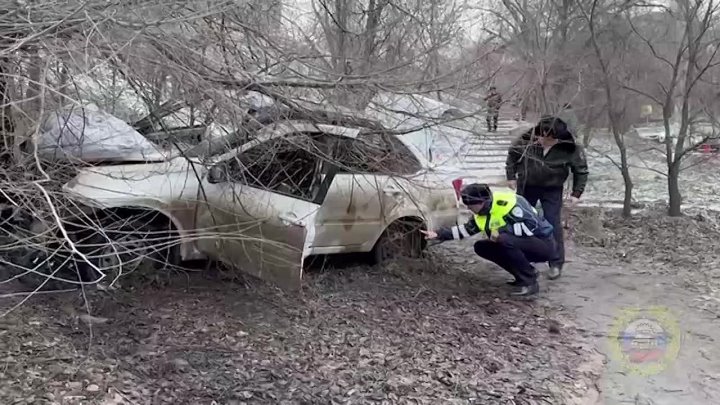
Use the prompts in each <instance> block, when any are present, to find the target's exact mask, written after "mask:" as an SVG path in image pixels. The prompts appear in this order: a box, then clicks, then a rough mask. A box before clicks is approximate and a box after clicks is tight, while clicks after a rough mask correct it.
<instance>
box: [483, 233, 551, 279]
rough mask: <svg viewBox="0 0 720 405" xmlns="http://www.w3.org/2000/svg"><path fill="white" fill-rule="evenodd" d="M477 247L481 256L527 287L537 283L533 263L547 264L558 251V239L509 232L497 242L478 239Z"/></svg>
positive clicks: (501, 235) (502, 235)
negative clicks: (517, 234)
mask: <svg viewBox="0 0 720 405" xmlns="http://www.w3.org/2000/svg"><path fill="white" fill-rule="evenodd" d="M474 248H475V253H477V255H478V256H480V257H482V258H483V259H485V260H489V261H491V262H493V263H495V264H497V265H498V266H500V267H502V268H503V269H505V271H507V272H508V273H510V274H512V275H513V276H515V279H516V280H517V281H519V282H520V284H521V285H524V286H530V285H533V284H535V283H536V282H537V274H536V273H535V269H534V268H533V265H532V262H544V261H548V260H550V259H552V258H553V257H554V255H555V251H556V250H557V249H556V247H555V240H554V239H553V238H552V237H550V236H548V237H545V238H540V237H537V236H515V235H512V234H509V233H503V234H500V236H499V237H498V239H497V241H491V240H487V239H484V240H479V241H477V242H475V246H474Z"/></svg>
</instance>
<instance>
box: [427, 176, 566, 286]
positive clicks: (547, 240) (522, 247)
mask: <svg viewBox="0 0 720 405" xmlns="http://www.w3.org/2000/svg"><path fill="white" fill-rule="evenodd" d="M461 198H462V202H463V204H465V205H466V206H467V207H468V209H470V211H472V212H473V214H474V215H473V218H471V219H470V221H468V222H467V223H466V224H464V225H457V226H453V227H452V228H441V229H438V230H435V231H424V232H423V233H424V234H425V236H426V238H427V239H438V240H442V241H446V240H453V239H464V238H468V237H471V236H473V235H475V234H477V233H480V232H484V233H485V234H486V235H487V237H488V239H483V240H479V241H477V242H475V253H477V254H478V256H480V257H482V258H484V259H486V260H490V261H491V262H493V263H495V264H497V265H498V266H500V267H502V268H503V269H505V270H506V271H507V272H508V273H510V274H512V275H513V276H514V277H515V280H514V281H512V282H509V283H508V284H510V285H512V286H514V287H516V288H517V289H516V290H515V291H513V292H512V293H511V295H513V296H529V295H533V294H536V293H537V292H538V291H539V286H538V282H537V272H536V270H535V268H534V266H533V265H532V263H533V262H538V263H539V262H547V261H548V260H551V259H553V258H554V255H555V252H556V249H557V248H556V243H555V239H554V238H553V226H552V225H551V224H550V223H549V222H548V221H547V220H546V219H545V218H543V217H541V216H539V215H538V213H537V211H536V210H535V208H534V207H532V206H531V205H530V203H528V202H527V200H526V199H525V198H524V197H522V196H520V195H517V194H515V193H514V192H502V191H496V192H492V191H491V190H490V188H489V187H488V186H487V185H486V184H477V183H475V184H469V185H467V186H465V187H464V188H463V189H462V191H461Z"/></svg>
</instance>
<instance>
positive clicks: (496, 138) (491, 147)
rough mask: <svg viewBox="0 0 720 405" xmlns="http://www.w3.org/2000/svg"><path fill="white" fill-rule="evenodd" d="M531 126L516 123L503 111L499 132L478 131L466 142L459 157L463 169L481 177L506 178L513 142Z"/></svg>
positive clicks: (524, 123) (519, 122)
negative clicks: (506, 163)
mask: <svg viewBox="0 0 720 405" xmlns="http://www.w3.org/2000/svg"><path fill="white" fill-rule="evenodd" d="M503 113H505V114H503ZM531 125H532V124H530V123H528V122H524V121H516V120H514V119H513V115H511V114H508V112H506V111H501V114H500V119H499V120H498V129H497V132H487V129H486V128H483V129H482V130H481V131H477V130H476V134H475V136H473V137H471V138H470V139H468V140H467V141H466V148H465V149H464V150H463V151H462V153H461V154H460V156H458V158H459V160H461V162H462V168H463V169H464V170H466V171H468V172H471V173H473V174H474V175H477V176H479V177H493V178H494V177H497V176H502V177H504V176H505V159H506V158H507V153H508V148H509V147H510V144H511V142H512V141H513V139H514V138H515V137H516V136H518V135H519V133H520V131H521V128H522V127H530V126H531ZM511 131H512V134H511Z"/></svg>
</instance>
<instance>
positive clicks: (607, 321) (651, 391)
mask: <svg viewBox="0 0 720 405" xmlns="http://www.w3.org/2000/svg"><path fill="white" fill-rule="evenodd" d="M659 209H661V208H660V207H658V209H657V210H656V211H653V210H649V211H648V212H644V213H641V214H639V215H638V216H637V217H635V218H633V219H631V220H625V219H622V218H620V217H619V216H618V215H617V213H614V212H612V213H608V212H604V213H599V212H598V211H597V210H590V211H586V210H582V211H579V212H578V213H577V214H576V215H574V218H572V219H571V222H573V223H572V225H573V227H574V235H573V238H572V239H574V240H575V241H576V242H577V245H576V248H575V249H574V252H575V254H574V262H573V263H572V265H571V267H570V268H571V269H570V270H569V271H567V272H566V275H565V277H563V279H561V280H560V281H559V282H558V283H554V284H552V286H551V288H550V290H549V291H548V294H549V295H551V296H555V297H560V298H562V301H563V302H564V305H566V307H567V309H568V310H569V311H571V312H573V313H574V314H575V319H576V320H577V321H578V326H579V327H580V328H581V329H584V330H585V333H584V334H583V335H584V336H585V337H586V338H587V339H589V340H591V341H593V342H594V344H595V347H596V348H597V349H598V350H599V351H600V352H602V353H603V354H604V355H605V356H606V360H607V366H606V369H605V372H604V373H603V376H602V379H601V380H600V381H599V384H598V386H599V387H600V389H601V391H602V395H603V402H602V403H604V404H643V405H650V404H654V405H671V404H672V405H675V404H680V403H682V404H685V405H694V404H698V405H699V404H711V403H720V388H718V381H719V380H720V346H718V344H717V340H718V339H720V324H718V318H719V317H720V310H719V309H720V305H719V304H720V300H719V299H718V295H717V292H718V291H720V266H718V263H719V260H718V258H719V255H718V252H717V249H716V246H717V240H718V237H720V226H718V221H719V220H720V214H719V213H717V212H712V211H706V212H705V213H704V214H703V215H697V216H688V217H683V218H668V217H665V216H664V215H662V212H659V211H658V210H659ZM638 309H639V310H642V311H652V310H653V309H656V310H657V312H655V313H654V314H653V313H652V312H649V313H650V314H651V316H649V317H647V318H645V319H649V320H651V321H657V323H656V324H655V325H659V326H660V327H662V328H663V329H664V330H665V332H668V333H669V335H670V336H669V339H668V340H667V343H666V344H665V345H664V346H663V348H662V349H661V350H659V351H658V352H656V354H657V353H659V354H660V358H659V359H657V360H655V361H648V362H644V363H643V362H642V361H641V362H639V363H637V364H635V365H636V366H637V367H636V368H629V367H628V365H632V364H631V363H629V362H628V359H627V358H623V357H622V355H620V354H619V353H618V352H617V351H614V350H613V346H614V345H615V346H616V347H617V343H616V342H617V338H618V334H619V333H618V332H620V331H619V330H618V329H622V328H613V325H614V324H615V323H617V322H619V323H620V324H623V321H622V319H623V316H624V315H625V314H627V313H633V312H631V311H635V310H638ZM647 313H648V312H645V314H647ZM653 315H656V316H654V317H653ZM644 316H645V315H643V316H642V317H644ZM626 321H627V322H626V323H624V324H623V325H622V326H629V325H630V323H631V322H630V321H631V319H626ZM659 346H661V345H659ZM650 353H651V352H650ZM660 361H664V362H665V363H664V365H663V367H660V368H657V369H652V368H651V367H649V366H650V365H657V364H660V363H659V362H660ZM643 366H644V367H643Z"/></svg>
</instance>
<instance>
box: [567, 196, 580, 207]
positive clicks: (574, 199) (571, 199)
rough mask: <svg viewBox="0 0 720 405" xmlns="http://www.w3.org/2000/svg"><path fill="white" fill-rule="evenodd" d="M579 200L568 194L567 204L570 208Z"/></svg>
mask: <svg viewBox="0 0 720 405" xmlns="http://www.w3.org/2000/svg"><path fill="white" fill-rule="evenodd" d="M579 202H580V199H579V198H577V197H573V196H570V198H568V200H567V204H568V206H569V207H570V208H575V206H576V205H578V203H579Z"/></svg>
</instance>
